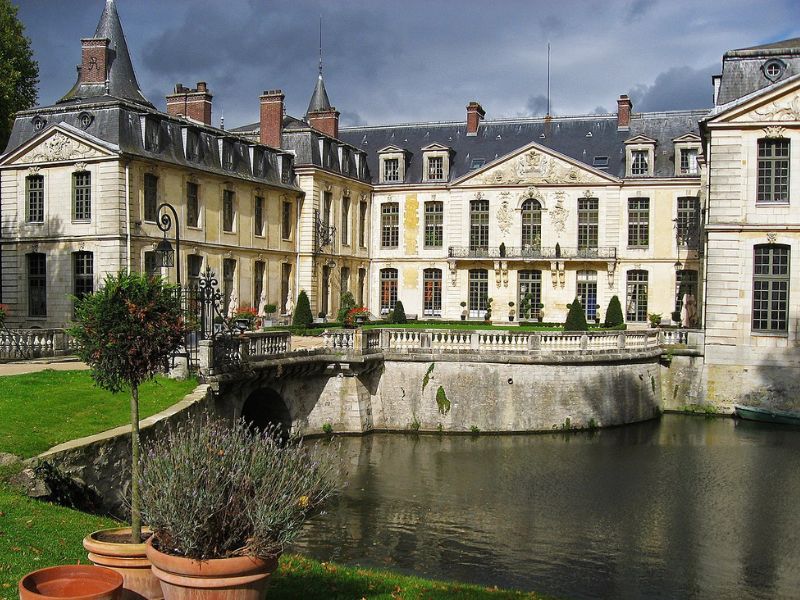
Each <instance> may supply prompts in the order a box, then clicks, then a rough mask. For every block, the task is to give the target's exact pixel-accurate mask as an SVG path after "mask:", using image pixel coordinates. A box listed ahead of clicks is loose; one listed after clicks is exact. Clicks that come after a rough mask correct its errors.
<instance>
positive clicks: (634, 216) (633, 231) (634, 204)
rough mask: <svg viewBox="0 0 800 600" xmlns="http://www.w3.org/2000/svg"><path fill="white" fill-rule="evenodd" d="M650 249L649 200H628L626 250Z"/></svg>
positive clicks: (644, 198)
mask: <svg viewBox="0 0 800 600" xmlns="http://www.w3.org/2000/svg"><path fill="white" fill-rule="evenodd" d="M649 247H650V198H649V197H646V196H635V197H631V198H628V248H634V249H646V248H649Z"/></svg>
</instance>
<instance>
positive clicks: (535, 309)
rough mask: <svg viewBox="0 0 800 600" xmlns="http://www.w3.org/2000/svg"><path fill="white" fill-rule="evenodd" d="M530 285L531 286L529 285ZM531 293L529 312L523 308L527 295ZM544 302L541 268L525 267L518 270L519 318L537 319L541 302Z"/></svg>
mask: <svg viewBox="0 0 800 600" xmlns="http://www.w3.org/2000/svg"><path fill="white" fill-rule="evenodd" d="M527 286H530V287H527ZM527 294H530V296H531V298H530V302H529V303H528V313H527V314H525V313H524V312H523V310H522V307H523V306H524V300H525V296H526V295H527ZM541 303H542V272H541V271H540V270H539V269H523V270H520V271H517V308H518V309H519V310H518V311H517V313H518V315H519V319H520V320H522V319H535V318H538V315H539V304H541Z"/></svg>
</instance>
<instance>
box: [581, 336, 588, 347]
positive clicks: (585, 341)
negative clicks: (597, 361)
mask: <svg viewBox="0 0 800 600" xmlns="http://www.w3.org/2000/svg"><path fill="white" fill-rule="evenodd" d="M588 348H589V336H588V335H586V334H585V333H584V334H583V335H582V336H581V350H587V349H588Z"/></svg>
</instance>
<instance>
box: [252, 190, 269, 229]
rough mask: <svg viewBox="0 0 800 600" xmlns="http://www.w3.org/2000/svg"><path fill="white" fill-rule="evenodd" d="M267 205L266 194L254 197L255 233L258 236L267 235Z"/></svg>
mask: <svg viewBox="0 0 800 600" xmlns="http://www.w3.org/2000/svg"><path fill="white" fill-rule="evenodd" d="M265 205H266V201H265V200H264V196H254V197H253V235H254V236H256V237H262V238H263V237H265V231H264V230H265V227H264V226H265V225H266V222H265V219H264V208H265Z"/></svg>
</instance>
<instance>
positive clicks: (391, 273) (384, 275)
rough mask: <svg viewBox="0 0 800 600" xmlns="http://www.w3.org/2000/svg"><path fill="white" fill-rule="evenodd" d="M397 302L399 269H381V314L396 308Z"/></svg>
mask: <svg viewBox="0 0 800 600" xmlns="http://www.w3.org/2000/svg"><path fill="white" fill-rule="evenodd" d="M395 304H397V269H381V314H382V315H386V314H389V313H390V312H391V311H393V310H394V306H395Z"/></svg>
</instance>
